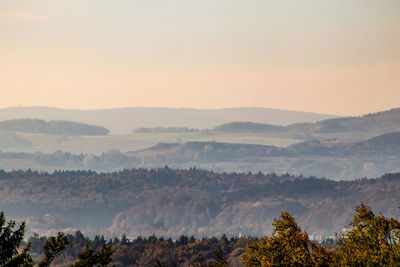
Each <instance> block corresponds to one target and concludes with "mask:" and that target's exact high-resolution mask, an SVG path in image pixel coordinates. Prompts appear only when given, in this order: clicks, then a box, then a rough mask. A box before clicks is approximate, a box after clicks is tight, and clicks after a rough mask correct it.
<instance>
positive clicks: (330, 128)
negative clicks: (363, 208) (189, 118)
mask: <svg viewBox="0 0 400 267" xmlns="http://www.w3.org/2000/svg"><path fill="white" fill-rule="evenodd" d="M214 130H218V131H225V132H231V131H234V132H243V133H246V132H253V133H265V134H273V133H277V132H278V133H280V134H283V135H284V136H291V137H295V136H296V137H298V136H304V137H305V138H310V137H314V138H318V137H319V138H321V137H323V136H332V134H343V133H352V134H355V135H356V136H363V135H365V134H369V135H379V134H385V133H389V132H394V131H399V130H400V108H397V109H392V110H387V111H382V112H377V113H371V114H367V115H364V116H360V117H344V118H332V119H326V120H321V121H318V122H305V121H304V122H301V123H295V124H290V125H287V126H278V125H270V124H261V123H253V122H238V121H237V122H231V123H227V124H222V125H219V126H217V127H215V128H214ZM357 133H358V134H357ZM339 136H340V135H339Z"/></svg>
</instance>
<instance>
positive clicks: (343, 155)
mask: <svg viewBox="0 0 400 267" xmlns="http://www.w3.org/2000/svg"><path fill="white" fill-rule="evenodd" d="M6 140H8V141H10V142H14V143H15V144H19V145H20V146H23V145H26V146H28V145H29V143H27V144H25V143H24V140H20V139H18V138H17V137H16V136H14V137H13V136H9V137H7V139H6ZM8 141H7V142H8ZM7 142H4V143H3V145H4V146H5V148H7V144H6V143H7ZM0 145H2V143H1V142H0ZM0 148H1V147H0ZM165 165H168V166H171V167H174V168H181V169H188V168H191V167H193V166H197V167H200V168H203V169H208V170H209V169H212V170H214V171H218V172H232V171H235V172H248V171H252V172H258V171H262V172H275V173H293V174H296V175H307V176H318V177H327V178H331V179H336V180H339V179H355V178H360V177H371V176H377V175H381V174H382V173H387V172H400V132H393V133H388V134H384V135H380V136H376V137H373V138H371V139H367V140H364V141H359V142H338V141H336V140H329V139H328V140H324V141H319V140H314V141H306V142H300V143H296V144H293V145H290V146H288V147H277V146H266V145H256V144H237V143H223V142H209V141H205V142H185V143H159V144H157V145H155V146H152V147H149V148H146V149H141V150H137V151H132V152H128V153H122V152H120V151H119V150H116V149H111V150H109V151H107V152H104V153H101V154H98V155H91V154H89V155H85V154H71V153H68V152H60V151H59V152H56V153H52V154H45V153H39V152H37V153H30V154H29V153H11V152H8V153H7V152H4V153H2V152H0V169H2V168H3V169H6V170H12V169H29V168H30V169H38V170H47V171H53V170H54V169H87V170H89V169H90V170H96V171H115V170H120V169H123V168H133V167H135V168H155V167H163V166H165Z"/></svg>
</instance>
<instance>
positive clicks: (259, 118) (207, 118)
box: [0, 107, 337, 134]
mask: <svg viewBox="0 0 400 267" xmlns="http://www.w3.org/2000/svg"><path fill="white" fill-rule="evenodd" d="M334 117H337V116H334V115H327V114H316V113H308V112H298V111H288V110H279V109H268V108H227V109H215V110H212V109H183V108H182V109H177V108H144V107H127V108H118V109H101V110H70V109H58V108H49V107H11V108H3V109H0V120H12V119H21V118H38V119H42V120H66V121H77V122H82V123H88V124H94V125H102V126H104V127H107V128H108V129H109V130H110V132H111V133H112V134H131V133H132V131H133V130H134V129H137V128H142V127H145V128H153V127H188V128H195V129H211V128H213V127H215V126H217V125H219V124H223V123H228V122H232V121H237V120H240V121H252V122H258V123H269V124H277V125H288V124H292V123H297V122H316V121H319V120H323V119H327V118H334Z"/></svg>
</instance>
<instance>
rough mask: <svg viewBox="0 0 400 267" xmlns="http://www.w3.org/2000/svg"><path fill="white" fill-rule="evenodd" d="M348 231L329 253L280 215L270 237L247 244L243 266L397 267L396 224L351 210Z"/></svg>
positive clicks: (399, 227)
mask: <svg viewBox="0 0 400 267" xmlns="http://www.w3.org/2000/svg"><path fill="white" fill-rule="evenodd" d="M355 213H356V214H355V215H354V217H353V219H352V220H351V222H350V224H349V225H348V229H349V231H347V232H346V234H344V235H342V236H338V241H337V243H336V245H335V246H334V247H333V248H332V249H325V248H324V247H322V246H321V245H319V244H313V243H311V242H310V240H309V238H308V234H307V233H306V232H303V231H302V230H301V229H300V227H299V226H298V225H297V223H296V221H295V219H294V217H293V216H292V215H290V214H289V213H288V212H286V211H283V212H282V213H281V216H280V217H279V218H278V219H275V220H274V222H273V226H274V231H273V234H272V236H271V237H263V238H261V240H260V241H256V242H252V243H248V244H247V247H248V251H247V252H246V253H245V254H244V255H243V256H242V261H243V264H244V265H245V266H400V222H399V221H398V220H396V219H393V218H386V217H385V216H383V215H378V216H377V215H375V214H374V213H373V212H372V210H371V209H370V208H368V207H367V206H366V205H365V204H363V203H362V204H361V205H359V206H356V207H355Z"/></svg>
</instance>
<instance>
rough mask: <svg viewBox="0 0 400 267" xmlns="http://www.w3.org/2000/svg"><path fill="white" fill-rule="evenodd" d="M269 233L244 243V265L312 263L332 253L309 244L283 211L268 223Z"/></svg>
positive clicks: (306, 235)
mask: <svg viewBox="0 0 400 267" xmlns="http://www.w3.org/2000/svg"><path fill="white" fill-rule="evenodd" d="M272 225H273V226H274V231H273V234H272V236H271V237H263V238H261V240H260V241H256V242H253V243H248V244H247V247H248V249H249V250H248V251H247V252H246V253H245V254H244V255H243V256H242V262H243V264H244V265H245V266H293V265H294V266H315V265H317V264H318V265H328V263H329V262H328V261H329V260H331V259H332V257H333V255H332V254H331V253H330V252H329V251H327V250H325V249H324V248H323V247H321V246H319V245H315V244H311V242H310V240H309V238H308V234H307V233H306V232H303V231H302V230H301V229H300V227H299V226H298V225H297V223H296V221H295V219H294V217H293V216H292V215H291V214H289V213H288V212H286V211H283V212H282V213H281V216H280V217H279V218H278V219H274V222H273V223H272Z"/></svg>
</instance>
